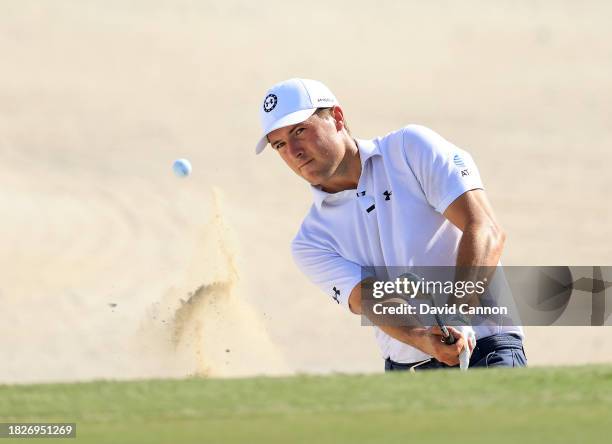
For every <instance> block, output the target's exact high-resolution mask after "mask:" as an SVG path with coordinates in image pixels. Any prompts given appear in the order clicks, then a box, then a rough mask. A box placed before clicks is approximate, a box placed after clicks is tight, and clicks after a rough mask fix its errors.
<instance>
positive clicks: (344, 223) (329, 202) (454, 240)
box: [291, 125, 522, 362]
mask: <svg viewBox="0 0 612 444" xmlns="http://www.w3.org/2000/svg"><path fill="white" fill-rule="evenodd" d="M357 144H358V148H359V156H360V158H361V168H362V170H361V177H360V178H359V184H358V186H357V188H356V189H352V190H345V191H341V192H338V193H334V194H329V193H326V192H324V191H322V190H320V189H319V188H317V187H312V190H313V194H314V204H313V205H312V207H311V208H310V211H309V212H308V214H307V215H306V217H305V219H304V221H303V222H302V226H301V227H300V230H299V232H298V233H297V235H296V237H295V238H294V240H293V242H292V244H291V249H292V254H293V257H294V260H295V262H296V264H297V265H298V267H299V268H300V269H301V270H302V271H303V272H304V273H305V274H306V276H308V278H309V279H310V280H311V281H312V282H313V283H314V284H316V285H317V286H318V287H320V288H321V289H322V290H323V291H324V292H325V293H327V294H328V295H330V296H331V298H332V301H334V302H337V303H338V304H342V305H344V306H346V307H347V308H348V297H349V295H350V293H351V291H352V290H353V288H354V287H355V286H356V285H357V284H358V283H359V282H360V281H361V280H362V274H361V267H362V266H398V267H413V266H454V265H455V263H456V259H457V250H458V246H459V241H460V239H461V234H462V233H461V230H459V229H458V228H457V227H455V226H454V225H453V224H452V223H451V222H450V221H448V220H447V219H446V218H445V217H444V216H443V213H444V211H445V210H446V208H447V207H448V206H449V205H450V204H451V203H452V202H453V201H454V200H455V199H456V198H457V197H459V196H461V195H462V194H463V193H465V192H466V191H469V190H474V189H478V188H484V187H483V185H482V181H481V179H480V175H479V173H478V169H477V168H476V164H475V163H474V160H473V159H472V157H471V156H470V155H469V154H468V153H467V152H465V151H464V150H462V149H460V148H458V147H456V146H455V145H453V144H451V143H450V142H448V141H447V140H445V139H443V138H442V137H441V136H440V135H438V134H436V133H435V132H434V131H432V130H430V129H428V128H426V127H424V126H419V125H409V126H407V127H405V128H402V129H400V130H398V131H395V132H392V133H389V134H387V135H386V136H383V137H379V138H377V139H373V140H357ZM374 330H375V333H376V339H377V341H378V344H379V347H380V349H381V352H382V356H383V358H387V357H389V358H391V359H392V360H393V361H396V362H414V361H419V360H423V359H427V358H428V357H429V355H427V354H425V353H423V352H422V351H420V350H418V349H416V348H414V347H411V346H409V345H407V344H404V343H403V342H400V341H398V340H396V339H394V338H392V337H390V336H389V335H387V334H386V333H384V332H383V331H382V330H380V329H379V328H378V327H374ZM474 330H475V332H476V336H477V338H481V337H485V336H489V335H491V334H495V333H501V332H512V333H517V334H519V335H520V336H521V337H522V329H521V328H520V327H500V326H494V327H490V326H487V327H478V326H475V327H474Z"/></svg>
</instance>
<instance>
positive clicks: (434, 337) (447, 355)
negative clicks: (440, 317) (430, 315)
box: [419, 326, 473, 366]
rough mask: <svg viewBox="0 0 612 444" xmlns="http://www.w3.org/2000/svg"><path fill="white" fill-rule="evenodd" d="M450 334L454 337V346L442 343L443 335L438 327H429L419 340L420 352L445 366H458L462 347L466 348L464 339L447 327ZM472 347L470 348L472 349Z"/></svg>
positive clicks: (454, 330)
mask: <svg viewBox="0 0 612 444" xmlns="http://www.w3.org/2000/svg"><path fill="white" fill-rule="evenodd" d="M447 328H448V331H449V333H450V334H452V335H453V336H454V337H455V343H454V344H451V345H449V344H446V343H445V342H444V335H443V334H442V330H440V327H438V326H435V327H430V328H427V329H424V332H423V336H422V338H421V341H422V343H421V347H419V348H420V349H421V350H423V351H424V352H425V353H427V354H429V355H431V356H433V357H434V358H436V359H437V360H438V361H440V362H443V363H444V364H446V365H451V366H455V365H458V364H459V353H461V350H463V348H464V347H467V346H468V345H467V342H466V339H465V338H464V337H463V334H462V333H461V332H460V331H459V330H457V329H456V328H453V327H447ZM472 348H473V347H470V349H472Z"/></svg>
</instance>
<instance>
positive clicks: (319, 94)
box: [255, 79, 338, 154]
mask: <svg viewBox="0 0 612 444" xmlns="http://www.w3.org/2000/svg"><path fill="white" fill-rule="evenodd" d="M335 105H338V100H337V99H336V97H335V96H334V95H333V94H332V92H331V91H330V90H329V88H328V87H327V86H325V85H323V84H322V83H321V82H318V81H316V80H309V79H289V80H285V81H284V82H280V83H277V84H276V85H274V86H273V87H272V88H270V89H269V90H268V92H267V93H266V96H265V98H264V100H263V105H262V107H261V109H260V110H259V119H260V120H261V128H262V130H263V136H261V139H259V142H258V143H257V146H256V147H255V154H259V153H261V152H262V151H263V150H264V148H265V147H266V145H267V144H268V134H269V133H271V132H272V131H274V130H276V129H279V128H282V127H284V126H288V125H295V124H296V123H300V122H303V121H304V120H306V119H308V118H309V117H310V116H312V115H313V114H314V112H315V111H316V110H317V109H318V108H330V107H332V106H335Z"/></svg>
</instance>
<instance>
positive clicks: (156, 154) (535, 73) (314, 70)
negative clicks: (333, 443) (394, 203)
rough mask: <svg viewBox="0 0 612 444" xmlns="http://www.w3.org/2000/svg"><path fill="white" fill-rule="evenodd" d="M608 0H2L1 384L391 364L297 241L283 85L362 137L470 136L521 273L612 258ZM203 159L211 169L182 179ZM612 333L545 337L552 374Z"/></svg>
mask: <svg viewBox="0 0 612 444" xmlns="http://www.w3.org/2000/svg"><path fill="white" fill-rule="evenodd" d="M611 13H612V6H611V5H610V3H608V2H604V1H594V0H593V1H587V2H581V3H577V2H570V1H559V0H549V1H537V2H536V1H520V2H512V1H494V2H486V1H464V2H461V3H457V2H451V1H432V2H427V3H423V2H416V1H401V2H400V1H388V0H379V1H377V2H362V1H357V2H355V1H344V0H340V1H336V2H327V1H320V0H313V1H309V2H306V3H304V2H290V1H280V0H279V1H262V2H257V3H255V2H248V1H232V0H223V1H221V0H219V1H212V0H207V1H185V0H173V1H160V0H148V1H108V0H107V1H93V0H83V1H79V2H75V1H54V2H48V1H42V0H41V1H32V0H21V1H9V0H2V1H0V54H1V60H2V64H1V69H0V183H1V184H2V192H0V203H1V205H0V208H2V215H1V218H0V228H1V229H0V232H1V233H2V248H0V270H1V272H2V280H0V307H1V309H0V316H1V318H0V355H1V356H2V357H3V363H2V366H0V383H4V382H32V381H57V380H81V379H93V378H139V377H180V376H185V375H208V376H221V377H224V376H240V375H250V374H283V373H293V372H317V373H318V372H324V373H328V372H380V371H382V367H383V361H382V359H381V358H380V356H379V354H378V349H377V346H376V344H375V341H374V337H373V332H372V331H371V329H370V328H367V327H361V326H360V319H359V318H358V317H356V316H354V315H351V314H349V313H348V312H346V311H345V310H343V309H342V308H340V307H338V306H337V305H336V304H335V303H334V302H333V301H332V300H331V299H330V298H328V296H327V295H324V294H322V293H321V292H320V291H319V290H318V289H317V288H315V287H314V286H313V285H311V284H310V283H309V282H308V281H307V280H306V278H305V277H303V276H302V275H301V273H300V272H299V271H298V270H297V268H296V267H295V266H294V264H293V262H292V259H291V256H290V251H289V242H290V241H291V239H292V238H293V236H294V234H295V232H296V231H297V229H298V227H299V224H300V222H301V220H302V217H303V216H304V215H305V213H306V211H307V210H308V208H309V206H310V204H311V195H310V190H309V188H308V185H307V184H306V183H305V182H303V181H302V180H301V179H300V178H298V177H296V176H295V175H293V173H292V172H291V171H290V170H289V169H288V168H286V167H285V166H284V164H283V163H282V161H281V160H280V159H279V158H277V155H276V154H275V153H274V152H272V151H271V150H267V151H265V152H264V154H262V155H261V156H257V157H256V156H255V154H254V146H255V143H256V142H257V139H258V137H259V136H260V129H259V122H258V109H259V106H260V104H261V100H262V99H263V95H264V93H265V91H266V89H267V88H268V87H269V86H270V85H272V84H273V83H276V82H277V81H280V80H283V79H286V78H290V77H306V78H314V79H318V80H321V81H323V82H324V83H325V84H326V85H328V86H329V87H330V88H331V89H332V91H334V93H335V95H336V96H337V97H338V99H339V100H340V102H341V104H342V105H343V107H344V110H345V115H346V117H347V120H348V123H349V126H350V128H351V131H352V133H353V134H354V135H355V136H356V137H358V138H372V137H376V136H379V135H383V134H385V133H387V132H390V131H393V130H395V129H397V128H399V127H401V126H404V125H407V124H409V123H419V124H423V125H426V126H428V127H430V128H432V129H434V130H435V131H437V132H438V133H440V134H442V135H443V136H444V137H445V138H446V139H448V140H450V141H452V142H453V143H455V144H456V145H458V146H460V147H462V148H464V149H466V150H468V151H469V152H470V153H471V154H472V155H473V157H474V158H475V160H476V162H477V164H478V165H479V168H480V172H481V175H482V177H483V180H484V183H485V187H486V189H487V192H488V195H489V199H490V200H491V202H492V203H493V205H494V208H495V210H496V213H497V216H498V218H499V220H500V221H501V223H502V225H503V226H504V228H505V229H506V231H507V233H508V241H507V247H506V251H505V253H504V256H503V258H502V261H503V263H504V264H506V265H612V248H611V247H610V243H609V239H610V238H611V237H612V223H611V220H612V209H611V208H612V206H610V205H609V203H610V199H609V194H608V193H609V190H610V188H612V175H611V174H610V164H611V162H612V150H610V147H611V142H612V129H611V127H610V124H609V122H610V116H611V115H612V105H611V104H612V85H611V80H610V79H612V43H611V42H612V30H611V28H610V26H609V17H610V16H611ZM178 157H186V158H188V159H190V161H191V163H192V164H193V173H192V175H191V176H190V177H188V178H185V179H180V178H177V177H175V176H174V175H173V173H172V169H171V165H172V162H173V160H174V159H176V158H178ZM611 340H612V330H611V329H610V328H602V327H600V328H588V327H584V328H563V329H560V328H544V327H539V328H527V339H526V351H527V356H528V358H529V360H530V364H531V365H560V364H581V363H587V362H612V352H611V351H610V347H609V345H608V346H606V345H605V344H606V342H607V343H608V344H609V343H610V341H611Z"/></svg>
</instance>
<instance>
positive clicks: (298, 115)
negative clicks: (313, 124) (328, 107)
mask: <svg viewBox="0 0 612 444" xmlns="http://www.w3.org/2000/svg"><path fill="white" fill-rule="evenodd" d="M316 110H317V108H312V109H301V110H299V111H296V112H294V113H291V114H287V115H286V116H283V117H281V118H280V119H278V120H277V121H276V122H274V124H273V125H272V126H271V127H270V128H267V129H266V130H265V131H264V135H263V136H262V137H261V139H259V142H258V143H257V146H256V147H255V154H259V153H261V152H262V151H263V150H264V149H265V148H266V145H267V144H268V134H270V133H271V132H272V131H274V130H277V129H279V128H283V127H285V126H289V125H295V124H296V123H300V122H303V121H304V120H306V119H308V118H309V117H310V116H312V115H313V114H314V113H315V111H316Z"/></svg>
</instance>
